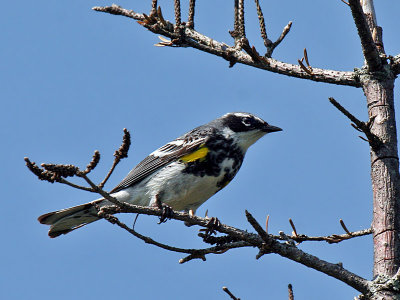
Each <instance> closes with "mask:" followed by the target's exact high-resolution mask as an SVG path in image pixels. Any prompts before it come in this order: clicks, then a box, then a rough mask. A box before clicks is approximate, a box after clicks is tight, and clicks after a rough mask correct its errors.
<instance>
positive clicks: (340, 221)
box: [339, 219, 351, 235]
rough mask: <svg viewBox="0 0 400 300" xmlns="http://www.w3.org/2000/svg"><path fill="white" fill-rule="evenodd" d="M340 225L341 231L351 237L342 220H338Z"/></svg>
mask: <svg viewBox="0 0 400 300" xmlns="http://www.w3.org/2000/svg"><path fill="white" fill-rule="evenodd" d="M339 223H340V225H341V226H342V228H343V230H344V231H346V233H347V234H348V235H351V232H350V231H349V230H348V229H347V227H346V225H345V224H344V222H343V220H342V219H340V220H339Z"/></svg>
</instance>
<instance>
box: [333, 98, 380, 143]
mask: <svg viewBox="0 0 400 300" xmlns="http://www.w3.org/2000/svg"><path fill="white" fill-rule="evenodd" d="M329 101H330V102H331V103H332V105H333V106H335V107H336V108H337V109H338V110H339V111H340V112H341V113H342V114H344V115H345V116H346V117H347V118H349V119H350V121H352V122H353V123H354V124H356V126H357V127H358V128H359V129H360V130H362V132H364V134H365V135H366V136H367V138H368V140H367V141H368V142H369V144H370V146H371V147H372V148H373V149H375V150H376V149H378V148H379V147H381V146H382V142H381V141H380V139H379V138H378V137H377V136H376V135H374V134H373V133H372V132H371V130H370V128H369V125H370V124H369V123H370V122H368V123H365V122H362V121H360V120H359V119H357V118H356V117H355V116H354V115H352V114H351V113H350V112H349V111H348V110H347V109H345V108H344V107H343V106H342V105H340V103H339V102H337V101H336V100H335V99H334V98H333V97H329ZM371 121H373V119H371Z"/></svg>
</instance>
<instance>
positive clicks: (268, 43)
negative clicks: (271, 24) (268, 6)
mask: <svg viewBox="0 0 400 300" xmlns="http://www.w3.org/2000/svg"><path fill="white" fill-rule="evenodd" d="M254 1H255V3H256V8H257V16H258V22H259V24H260V32H261V37H262V39H263V41H264V45H265V47H266V48H267V50H268V48H269V47H270V46H271V44H272V42H271V40H269V39H268V35H267V30H266V29H265V20H264V15H263V12H262V9H261V6H260V3H259V0H254Z"/></svg>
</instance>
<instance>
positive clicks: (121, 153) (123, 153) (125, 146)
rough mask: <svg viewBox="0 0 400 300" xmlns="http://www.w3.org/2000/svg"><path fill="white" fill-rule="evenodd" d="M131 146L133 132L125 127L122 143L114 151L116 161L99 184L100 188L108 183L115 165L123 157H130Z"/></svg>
mask: <svg viewBox="0 0 400 300" xmlns="http://www.w3.org/2000/svg"><path fill="white" fill-rule="evenodd" d="M130 146H131V134H130V133H129V131H128V130H127V129H126V128H124V137H123V138H122V144H121V146H120V147H119V149H118V150H116V151H115V153H114V157H115V158H114V162H113V164H112V166H111V169H110V171H108V174H107V175H106V177H105V178H104V180H103V181H102V182H101V183H100V184H99V187H100V188H103V187H104V185H105V184H106V182H107V180H108V179H109V178H110V176H111V174H112V173H113V171H114V169H115V167H116V166H117V165H118V163H119V162H120V161H121V159H124V158H126V157H128V151H129V147H130Z"/></svg>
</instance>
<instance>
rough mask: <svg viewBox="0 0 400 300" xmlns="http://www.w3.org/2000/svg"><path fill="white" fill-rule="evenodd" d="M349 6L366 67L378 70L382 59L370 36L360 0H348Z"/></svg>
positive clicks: (374, 70)
mask: <svg viewBox="0 0 400 300" xmlns="http://www.w3.org/2000/svg"><path fill="white" fill-rule="evenodd" d="M349 6H350V9H351V13H352V15H353V19H354V22H355V24H356V26H357V31H358V35H359V37H360V40H361V47H362V50H363V54H364V58H365V60H366V63H367V66H368V69H369V70H370V71H371V72H376V71H380V70H382V61H381V58H380V57H379V52H378V49H377V48H376V45H375V43H374V40H373V38H372V33H371V30H370V27H369V26H368V23H367V20H366V18H365V15H364V12H363V9H362V7H361V4H360V0H349Z"/></svg>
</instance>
